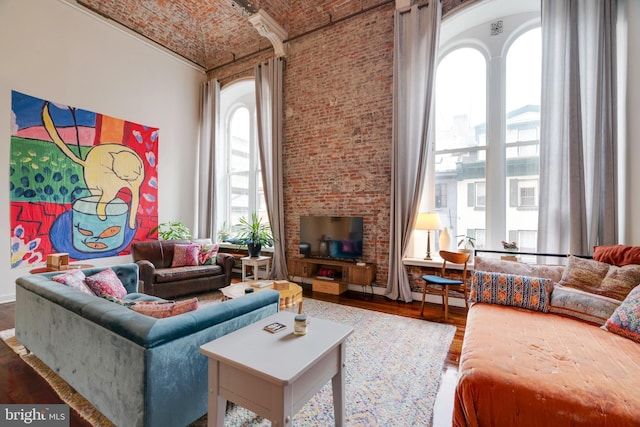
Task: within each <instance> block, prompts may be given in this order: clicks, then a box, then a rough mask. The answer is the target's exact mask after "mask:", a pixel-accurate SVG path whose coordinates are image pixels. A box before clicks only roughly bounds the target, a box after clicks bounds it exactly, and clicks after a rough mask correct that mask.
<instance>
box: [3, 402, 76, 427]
mask: <svg viewBox="0 0 640 427" xmlns="http://www.w3.org/2000/svg"><path fill="white" fill-rule="evenodd" d="M0 425H2V426H25V425H28V426H46V427H69V406H68V405H0Z"/></svg>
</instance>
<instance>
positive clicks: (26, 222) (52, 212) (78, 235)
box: [9, 91, 158, 268]
mask: <svg viewBox="0 0 640 427" xmlns="http://www.w3.org/2000/svg"><path fill="white" fill-rule="evenodd" d="M9 161H10V167H9V174H10V177H9V183H10V184H9V185H10V198H11V266H12V268H16V267H24V266H32V265H33V264H36V263H39V262H42V261H44V260H46V255H47V254H50V253H61V252H62V253H68V254H69V257H70V258H71V259H74V260H85V259H90V258H102V257H109V256H116V255H126V254H128V253H129V252H130V251H129V246H130V244H131V242H132V241H138V240H147V238H148V237H147V236H148V234H149V232H150V231H151V230H152V229H154V228H155V227H156V226H157V225H158V206H157V200H158V197H157V196H158V173H157V167H158V129H157V128H152V127H148V126H143V125H139V124H137V123H132V122H129V121H126V120H122V119H117V118H114V117H110V116H107V115H104V114H100V113H94V112H91V111H86V110H82V109H80V108H76V107H71V106H68V105H63V104H59V103H54V102H52V101H46V100H43V99H39V98H35V97H33V96H29V95H26V94H23V93H20V92H17V91H12V94H11V153H10V159H9Z"/></svg>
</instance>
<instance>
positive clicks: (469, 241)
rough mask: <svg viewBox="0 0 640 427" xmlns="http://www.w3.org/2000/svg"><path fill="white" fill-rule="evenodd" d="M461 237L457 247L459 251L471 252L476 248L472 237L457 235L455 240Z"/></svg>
mask: <svg viewBox="0 0 640 427" xmlns="http://www.w3.org/2000/svg"><path fill="white" fill-rule="evenodd" d="M458 237H462V239H460V240H458V247H459V248H460V247H462V248H461V249H467V250H471V249H473V248H475V247H476V239H475V238H474V237H469V236H467V235H465V234H459V235H457V236H456V238H458Z"/></svg>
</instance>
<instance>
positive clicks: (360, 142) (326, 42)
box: [210, 0, 471, 286]
mask: <svg viewBox="0 0 640 427" xmlns="http://www.w3.org/2000/svg"><path fill="white" fill-rule="evenodd" d="M353 3H356V2H353ZM368 3H369V4H368V5H367V6H368V7H371V6H374V5H375V4H376V2H372V1H369V2H368ZM445 3H447V1H446V0H445ZM448 3H452V1H449V2H448ZM453 3H458V4H459V3H461V2H460V1H457V2H456V1H453ZM467 3H471V1H467V2H465V4H467ZM377 4H380V6H378V7H373V8H372V9H370V10H368V11H366V12H363V13H359V14H356V15H354V16H352V17H351V18H346V19H343V20H341V21H339V22H337V23H334V24H331V25H328V24H327V23H326V22H325V23H323V24H322V25H323V26H324V27H323V28H322V29H319V30H317V31H312V32H307V33H303V34H301V35H296V36H292V37H291V40H290V41H289V42H288V43H287V60H286V69H285V73H284V102H285V130H284V135H285V143H284V211H285V217H286V221H285V231H286V242H285V244H286V251H287V256H288V257H293V256H297V255H298V244H299V226H300V223H299V218H300V216H302V215H336V216H349V215H351V216H363V217H364V223H365V230H364V239H365V244H364V251H363V252H364V253H363V256H364V259H365V260H366V261H369V262H374V263H375V264H376V270H377V276H376V281H377V282H378V283H379V284H380V285H383V286H384V285H386V282H387V278H388V262H389V224H390V213H389V211H390V188H391V138H392V101H393V98H392V86H393V12H394V8H395V4H394V3H393V2H391V3H388V2H384V1H382V0H379V1H378V2H377ZM363 9H364V8H363ZM291 13H292V14H295V10H292V11H291ZM290 18H291V19H292V20H294V19H295V15H292V16H290ZM295 32H296V33H297V32H298V31H295ZM290 36H291V34H290ZM270 54H271V52H267V53H266V54H265V53H264V52H263V53H261V54H260V55H257V56H256V57H252V58H248V59H245V60H243V61H239V62H236V63H234V64H232V65H229V66H226V67H224V68H221V69H216V70H214V71H213V72H211V73H210V75H211V76H212V77H217V78H218V79H219V80H220V81H221V82H222V83H223V85H224V84H227V83H229V82H231V81H233V80H236V79H237V78H239V77H242V76H247V75H253V66H254V65H255V64H256V63H257V62H259V61H261V60H264V59H266V58H268V57H269V56H270ZM420 275H421V274H419V272H418V271H411V276H412V286H416V285H417V284H418V282H419V280H421V279H419V276H420Z"/></svg>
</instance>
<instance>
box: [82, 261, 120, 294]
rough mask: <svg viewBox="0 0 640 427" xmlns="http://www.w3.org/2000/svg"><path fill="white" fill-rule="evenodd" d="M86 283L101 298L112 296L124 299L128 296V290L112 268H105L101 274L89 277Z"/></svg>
mask: <svg viewBox="0 0 640 427" xmlns="http://www.w3.org/2000/svg"><path fill="white" fill-rule="evenodd" d="M85 282H86V284H87V286H89V288H90V289H91V290H92V291H93V293H94V294H96V295H98V296H99V297H101V296H103V295H111V296H113V297H116V298H122V297H124V296H125V295H126V294H127V290H126V289H125V288H124V285H123V284H122V282H121V281H120V279H119V278H118V275H117V274H116V273H115V271H113V270H112V269H111V268H105V269H104V270H102V271H101V272H99V273H96V274H94V275H92V276H88V277H87V278H86V279H85Z"/></svg>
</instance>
